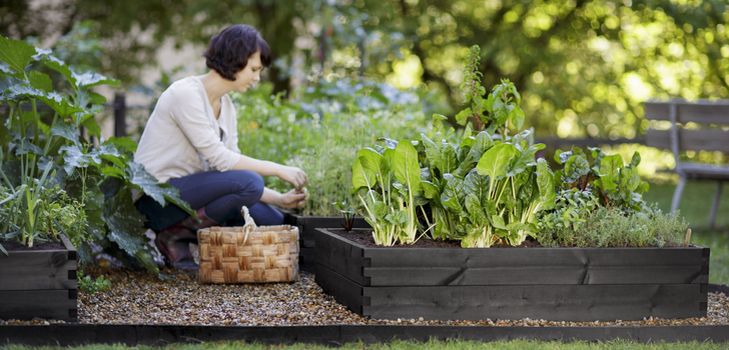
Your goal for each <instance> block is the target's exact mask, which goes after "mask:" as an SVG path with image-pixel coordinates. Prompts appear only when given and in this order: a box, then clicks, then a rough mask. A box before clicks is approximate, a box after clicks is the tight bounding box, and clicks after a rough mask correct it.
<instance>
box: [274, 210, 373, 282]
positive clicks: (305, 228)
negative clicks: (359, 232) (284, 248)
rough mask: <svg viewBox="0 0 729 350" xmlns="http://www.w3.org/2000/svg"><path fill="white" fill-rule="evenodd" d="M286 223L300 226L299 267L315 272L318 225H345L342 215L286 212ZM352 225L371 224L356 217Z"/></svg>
mask: <svg viewBox="0 0 729 350" xmlns="http://www.w3.org/2000/svg"><path fill="white" fill-rule="evenodd" d="M284 223H285V224H287V225H292V226H298V227H299V268H300V269H301V270H302V271H307V272H314V269H315V267H316V261H315V245H316V242H315V240H314V231H316V229H317V228H318V227H326V228H342V227H344V226H343V225H344V219H343V218H342V216H304V215H297V214H290V213H286V215H285V217H284ZM352 227H354V228H369V227H370V225H369V224H367V222H366V221H365V220H364V219H362V218H359V217H356V218H354V221H353V225H352Z"/></svg>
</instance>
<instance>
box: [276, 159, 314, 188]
mask: <svg viewBox="0 0 729 350" xmlns="http://www.w3.org/2000/svg"><path fill="white" fill-rule="evenodd" d="M278 177H280V178H281V180H284V181H286V182H288V183H290V184H292V185H294V187H295V188H297V189H302V188H304V186H306V183H307V182H308V181H309V179H308V177H307V176H306V173H305V172H304V171H303V170H301V169H300V168H297V167H295V166H286V165H281V167H280V168H279V171H278Z"/></svg>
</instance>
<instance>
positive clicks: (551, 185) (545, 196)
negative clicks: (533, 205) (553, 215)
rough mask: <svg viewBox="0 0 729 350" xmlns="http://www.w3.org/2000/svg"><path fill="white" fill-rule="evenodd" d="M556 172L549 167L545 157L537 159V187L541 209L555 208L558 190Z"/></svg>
mask: <svg viewBox="0 0 729 350" xmlns="http://www.w3.org/2000/svg"><path fill="white" fill-rule="evenodd" d="M555 182H556V181H555V179H554V174H553V173H552V170H550V169H549V164H548V163H547V161H546V160H545V159H544V158H540V159H539V160H537V187H538V188H539V200H540V201H541V202H542V203H541V206H540V207H541V210H549V209H552V208H554V205H555V201H556V199H557V191H556V184H555Z"/></svg>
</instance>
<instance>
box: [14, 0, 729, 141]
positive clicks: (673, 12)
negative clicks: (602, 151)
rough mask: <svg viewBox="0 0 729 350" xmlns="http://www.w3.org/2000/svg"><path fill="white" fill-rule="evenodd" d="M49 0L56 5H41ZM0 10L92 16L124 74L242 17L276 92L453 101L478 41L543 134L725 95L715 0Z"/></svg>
mask: <svg viewBox="0 0 729 350" xmlns="http://www.w3.org/2000/svg"><path fill="white" fill-rule="evenodd" d="M49 8H50V9H51V10H52V11H51V12H52V13H54V14H55V15H54V16H42V15H38V13H39V12H41V11H44V10H45V11H48V10H49ZM0 19H2V24H1V25H0V30H2V31H3V32H4V33H8V34H9V35H11V36H15V37H27V36H28V35H33V36H38V37H41V38H51V39H48V40H50V41H52V38H53V36H54V35H55V36H58V35H59V34H66V33H68V32H70V31H71V30H72V29H73V27H74V23H77V22H79V21H81V20H90V21H91V23H93V25H94V26H95V27H94V30H93V31H92V32H93V33H94V34H96V35H97V36H98V37H99V40H100V41H99V42H100V43H101V44H100V45H101V46H102V47H103V54H102V55H101V58H100V61H101V62H100V65H101V67H100V68H101V70H102V71H103V72H104V73H106V74H109V75H112V76H115V77H119V78H120V79H122V80H123V81H125V82H127V83H128V84H131V83H133V82H134V81H135V76H136V74H138V72H139V68H140V67H142V66H143V65H144V64H147V63H149V62H153V61H154V60H153V54H154V52H155V50H156V49H157V48H158V46H159V44H160V43H161V42H163V40H165V39H168V38H172V39H173V40H174V41H175V43H177V44H178V45H182V44H184V43H190V42H191V43H198V44H205V43H207V40H208V39H209V37H210V35H212V34H214V33H215V32H216V31H217V30H219V29H220V28H221V27H222V26H224V25H227V24H230V23H241V22H244V23H250V24H252V25H254V26H256V27H258V28H259V29H260V30H261V31H262V34H263V35H264V37H266V38H267V39H268V41H269V42H270V43H271V44H272V46H273V50H274V52H275V53H276V56H277V61H276V63H275V64H274V67H272V69H271V70H270V71H269V78H270V79H271V80H272V81H273V82H274V84H275V91H283V90H286V89H288V88H289V86H290V82H291V81H296V80H297V79H298V80H299V81H300V80H302V75H304V76H306V77H309V78H312V77H313V78H314V79H317V78H319V77H342V76H351V77H361V76H364V77H367V78H372V79H380V80H384V79H389V80H392V77H396V76H403V75H407V74H409V75H411V78H412V79H411V83H410V85H413V84H415V83H418V82H422V83H423V84H425V85H426V86H428V87H429V88H430V89H431V90H437V91H442V92H443V94H444V95H445V96H446V97H447V99H448V101H449V102H450V105H451V106H453V107H457V106H458V105H459V104H460V103H461V102H462V96H460V94H459V89H458V86H459V84H460V81H461V79H462V73H461V67H462V64H463V60H464V58H465V55H466V52H467V50H468V47H470V46H471V45H473V44H478V45H480V46H481V48H482V50H481V53H482V57H481V62H482V66H481V71H482V73H483V74H484V77H483V80H484V85H486V86H491V85H494V84H496V83H497V82H498V81H499V80H500V79H501V78H509V79H511V81H513V82H514V83H515V84H516V86H517V87H518V88H519V90H520V91H521V92H522V94H523V96H524V104H525V105H524V107H525V112H526V114H527V116H528V118H530V120H529V123H530V125H533V126H535V128H536V129H537V134H538V135H542V136H545V135H559V136H572V137H621V136H622V137H633V136H636V135H638V134H640V133H641V132H642V131H643V129H644V128H645V123H644V122H643V119H642V108H641V105H640V102H642V101H645V100H646V99H650V98H669V97H682V98H688V99H695V98H729V34H727V33H729V30H727V28H726V25H725V24H724V23H727V22H729V11H727V4H726V2H725V1H724V0H707V1H698V0H624V1H608V0H600V1H584V0H571V1H545V0H535V1H526V0H503V1H496V0H492V1H481V0H478V1H477V0H429V1H426V0H390V1H380V0H342V1H334V0H314V1H293V0H289V1H274V0H239V1H234V0H222V1H219V0H215V1H213V0H200V1H193V0H181V1H174V2H173V1H167V0H159V1H149V0H145V1H141V0H128V1H115V2H110V3H106V2H98V1H93V0H76V1H72V0H62V1H59V2H53V4H52V5H46V7H45V8H44V7H43V6H40V5H39V7H37V8H31V7H30V6H29V5H27V4H26V3H25V2H21V1H10V2H6V3H4V4H3V5H2V7H0ZM41 41H42V40H41ZM402 85H407V84H402Z"/></svg>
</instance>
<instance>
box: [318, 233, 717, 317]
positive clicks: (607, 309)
mask: <svg viewBox="0 0 729 350" xmlns="http://www.w3.org/2000/svg"><path fill="white" fill-rule="evenodd" d="M361 231H362V232H364V233H368V234H369V232H370V231H369V230H361ZM316 247H317V249H316V262H317V270H316V282H317V283H318V284H319V285H320V286H321V287H322V288H323V289H324V291H325V292H326V293H329V294H331V295H333V296H334V298H335V299H336V300H337V301H338V302H340V303H342V304H344V305H346V306H347V307H348V308H349V309H351V310H352V311H354V312H356V313H358V314H360V315H363V316H368V317H371V318H377V319H397V318H405V319H413V318H414V319H417V318H419V317H423V318H424V319H437V320H449V319H450V320H483V319H487V318H488V319H492V320H494V319H521V318H531V319H545V320H564V321H595V320H639V319H643V318H644V317H650V316H653V317H660V318H687V317H704V316H706V309H707V289H708V274H709V249H708V248H702V247H685V248H684V247H678V248H470V249H466V248H402V247H376V248H375V247H364V246H362V245H359V244H357V243H354V242H352V241H350V240H348V239H346V238H343V237H342V236H340V235H337V234H335V233H332V232H331V231H329V230H327V229H318V230H317V231H316Z"/></svg>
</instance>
